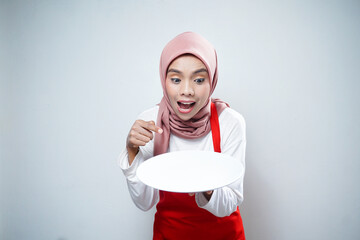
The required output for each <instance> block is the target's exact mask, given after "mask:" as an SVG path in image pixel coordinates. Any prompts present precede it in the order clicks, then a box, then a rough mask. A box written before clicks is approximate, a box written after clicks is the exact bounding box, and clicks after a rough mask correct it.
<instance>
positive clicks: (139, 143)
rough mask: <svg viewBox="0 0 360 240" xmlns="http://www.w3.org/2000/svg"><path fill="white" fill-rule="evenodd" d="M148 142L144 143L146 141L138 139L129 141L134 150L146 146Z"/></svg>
mask: <svg viewBox="0 0 360 240" xmlns="http://www.w3.org/2000/svg"><path fill="white" fill-rule="evenodd" d="M146 143H147V142H144V141H141V140H138V139H131V140H130V141H129V144H128V145H129V146H130V147H132V148H137V147H140V146H145V145H146Z"/></svg>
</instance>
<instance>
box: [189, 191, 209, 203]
mask: <svg viewBox="0 0 360 240" xmlns="http://www.w3.org/2000/svg"><path fill="white" fill-rule="evenodd" d="M202 194H203V195H204V197H205V198H206V199H207V200H208V201H210V198H211V195H212V194H213V191H207V192H202ZM189 195H190V196H194V195H195V193H189Z"/></svg>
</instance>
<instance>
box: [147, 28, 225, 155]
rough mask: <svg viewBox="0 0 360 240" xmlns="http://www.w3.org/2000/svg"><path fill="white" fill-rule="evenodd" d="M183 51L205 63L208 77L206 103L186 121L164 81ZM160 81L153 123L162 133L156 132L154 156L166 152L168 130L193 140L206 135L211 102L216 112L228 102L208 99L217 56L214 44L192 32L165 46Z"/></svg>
mask: <svg viewBox="0 0 360 240" xmlns="http://www.w3.org/2000/svg"><path fill="white" fill-rule="evenodd" d="M184 54H192V55H194V56H195V57H197V58H198V59H200V60H201V61H202V62H203V63H204V65H205V66H206V68H207V70H208V73H209V77H210V84H211V88H210V94H209V99H208V101H207V103H206V104H205V106H204V107H203V108H202V109H200V110H199V112H198V113H197V114H195V116H194V117H193V118H192V119H190V120H187V121H183V120H181V119H180V118H179V117H178V116H177V115H176V113H175V112H174V110H173V109H172V107H171V105H170V101H169V98H168V96H167V93H166V88H165V81H166V74H167V69H168V67H169V65H170V64H171V62H172V61H174V60H175V59H176V58H177V57H179V56H181V55H184ZM160 80H161V85H162V88H163V94H164V95H163V98H162V100H161V102H160V103H159V112H158V117H157V122H156V125H157V126H159V127H161V128H162V129H163V133H162V134H158V133H156V134H155V144H154V156H156V155H159V154H162V153H166V152H167V149H168V146H169V139H170V133H172V134H175V135H176V136H179V137H182V138H186V139H195V138H200V137H203V136H205V135H206V134H208V133H209V132H210V130H211V126H210V104H211V102H214V103H215V106H216V109H217V112H218V114H219V115H220V113H221V112H222V111H223V110H224V109H225V108H226V107H228V106H229V105H228V104H227V103H225V102H223V101H221V100H220V99H211V95H212V93H213V92H214V90H215V87H216V84H217V80H218V69H217V55H216V51H215V49H214V47H213V46H212V44H211V43H209V42H208V41H207V40H206V39H205V38H204V37H202V36H201V35H199V34H197V33H194V32H184V33H182V34H180V35H178V36H176V37H175V38H174V39H172V40H171V41H170V42H169V43H168V44H167V45H166V46H165V48H164V50H163V51H162V54H161V58H160Z"/></svg>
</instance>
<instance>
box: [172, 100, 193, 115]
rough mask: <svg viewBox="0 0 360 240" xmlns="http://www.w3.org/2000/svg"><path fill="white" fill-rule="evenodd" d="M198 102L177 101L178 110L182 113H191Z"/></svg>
mask: <svg viewBox="0 0 360 240" xmlns="http://www.w3.org/2000/svg"><path fill="white" fill-rule="evenodd" d="M195 103H196V102H177V104H178V110H179V112H181V113H189V112H191V110H192V109H193V108H194V106H195Z"/></svg>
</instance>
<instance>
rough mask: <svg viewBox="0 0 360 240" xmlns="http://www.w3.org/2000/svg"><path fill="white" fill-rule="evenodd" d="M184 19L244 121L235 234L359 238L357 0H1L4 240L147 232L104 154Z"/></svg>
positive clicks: (146, 92) (144, 99) (140, 106)
mask: <svg viewBox="0 0 360 240" xmlns="http://www.w3.org/2000/svg"><path fill="white" fill-rule="evenodd" d="M189 30H190V31H195V32H198V33H200V34H201V35H203V36H204V37H205V38H207V39H208V40H209V41H210V42H211V43H212V44H213V45H214V46H215V48H216V49H217V52H218V56H219V83H218V87H217V90H216V91H215V93H214V95H213V96H214V97H220V98H222V99H223V100H225V101H227V102H229V103H230V105H231V107H232V108H234V109H235V110H237V111H238V112H240V113H242V114H243V116H244V117H245V119H246V122H247V138H248V145H247V156H246V164H247V165H246V167H247V168H246V176H245V192H244V195H245V196H244V197H245V200H244V203H243V204H242V205H241V208H240V211H241V213H242V216H243V220H244V227H245V231H246V235H247V238H248V239H250V240H251V239H255V240H257V239H259V240H267V239H269V240H270V239H271V240H273V239H276V240H297V239H299V240H300V239H316V240H318V239H354V240H355V239H359V238H360V230H359V226H360V187H359V182H360V177H359V172H360V163H359V160H360V147H359V146H360V127H359V123H360V107H359V100H360V97H359V90H360V82H359V80H360V79H359V73H360V48H359V43H360V2H359V1H348V0H346V1H341V0H338V1H319V0H317V1H314V0H311V1H310V0H305V1H301V0H298V1H277V0H276V1H235V0H233V1H209V0H207V1H205V0H201V1H188V0H186V1H184V0H182V1H170V0H146V1H126V2H125V1H124V2H123V1H115V0H114V1H95V0H92V1H85V0H84V1H1V3H0V72H1V75H0V78H1V85H0V104H1V105H0V107H1V108H0V111H1V112H0V114H1V115H0V116H1V118H0V121H1V122H0V131H1V132H0V136H1V149H0V154H1V155H0V157H1V179H0V183H1V191H0V193H1V196H0V199H1V209H0V210H1V222H0V223H1V225H0V239H2V240H82V239H84V240H98V239H105V240H115V239H135V240H136V239H140V240H142V239H151V236H152V223H153V214H154V211H153V210H152V211H150V212H142V211H140V210H139V209H137V208H136V207H135V205H134V204H133V203H132V201H131V199H130V196H129V194H128V190H127V186H126V181H125V178H124V176H123V175H122V172H121V170H120V168H118V166H117V162H116V159H117V156H118V154H119V153H120V151H121V150H122V149H123V148H124V146H125V139H126V136H127V133H128V131H129V128H130V126H131V125H132V123H133V121H134V120H135V118H136V116H137V115H138V114H139V113H140V112H142V111H143V110H145V109H147V108H149V107H152V106H153V105H154V104H156V103H158V102H159V101H160V99H161V96H162V90H161V86H160V80H159V73H158V64H159V58H160V53H161V51H162V49H163V47H164V46H165V44H166V43H167V42H168V41H170V40H171V39H172V38H173V37H175V36H176V35H177V34H179V33H181V32H184V31H189Z"/></svg>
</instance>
